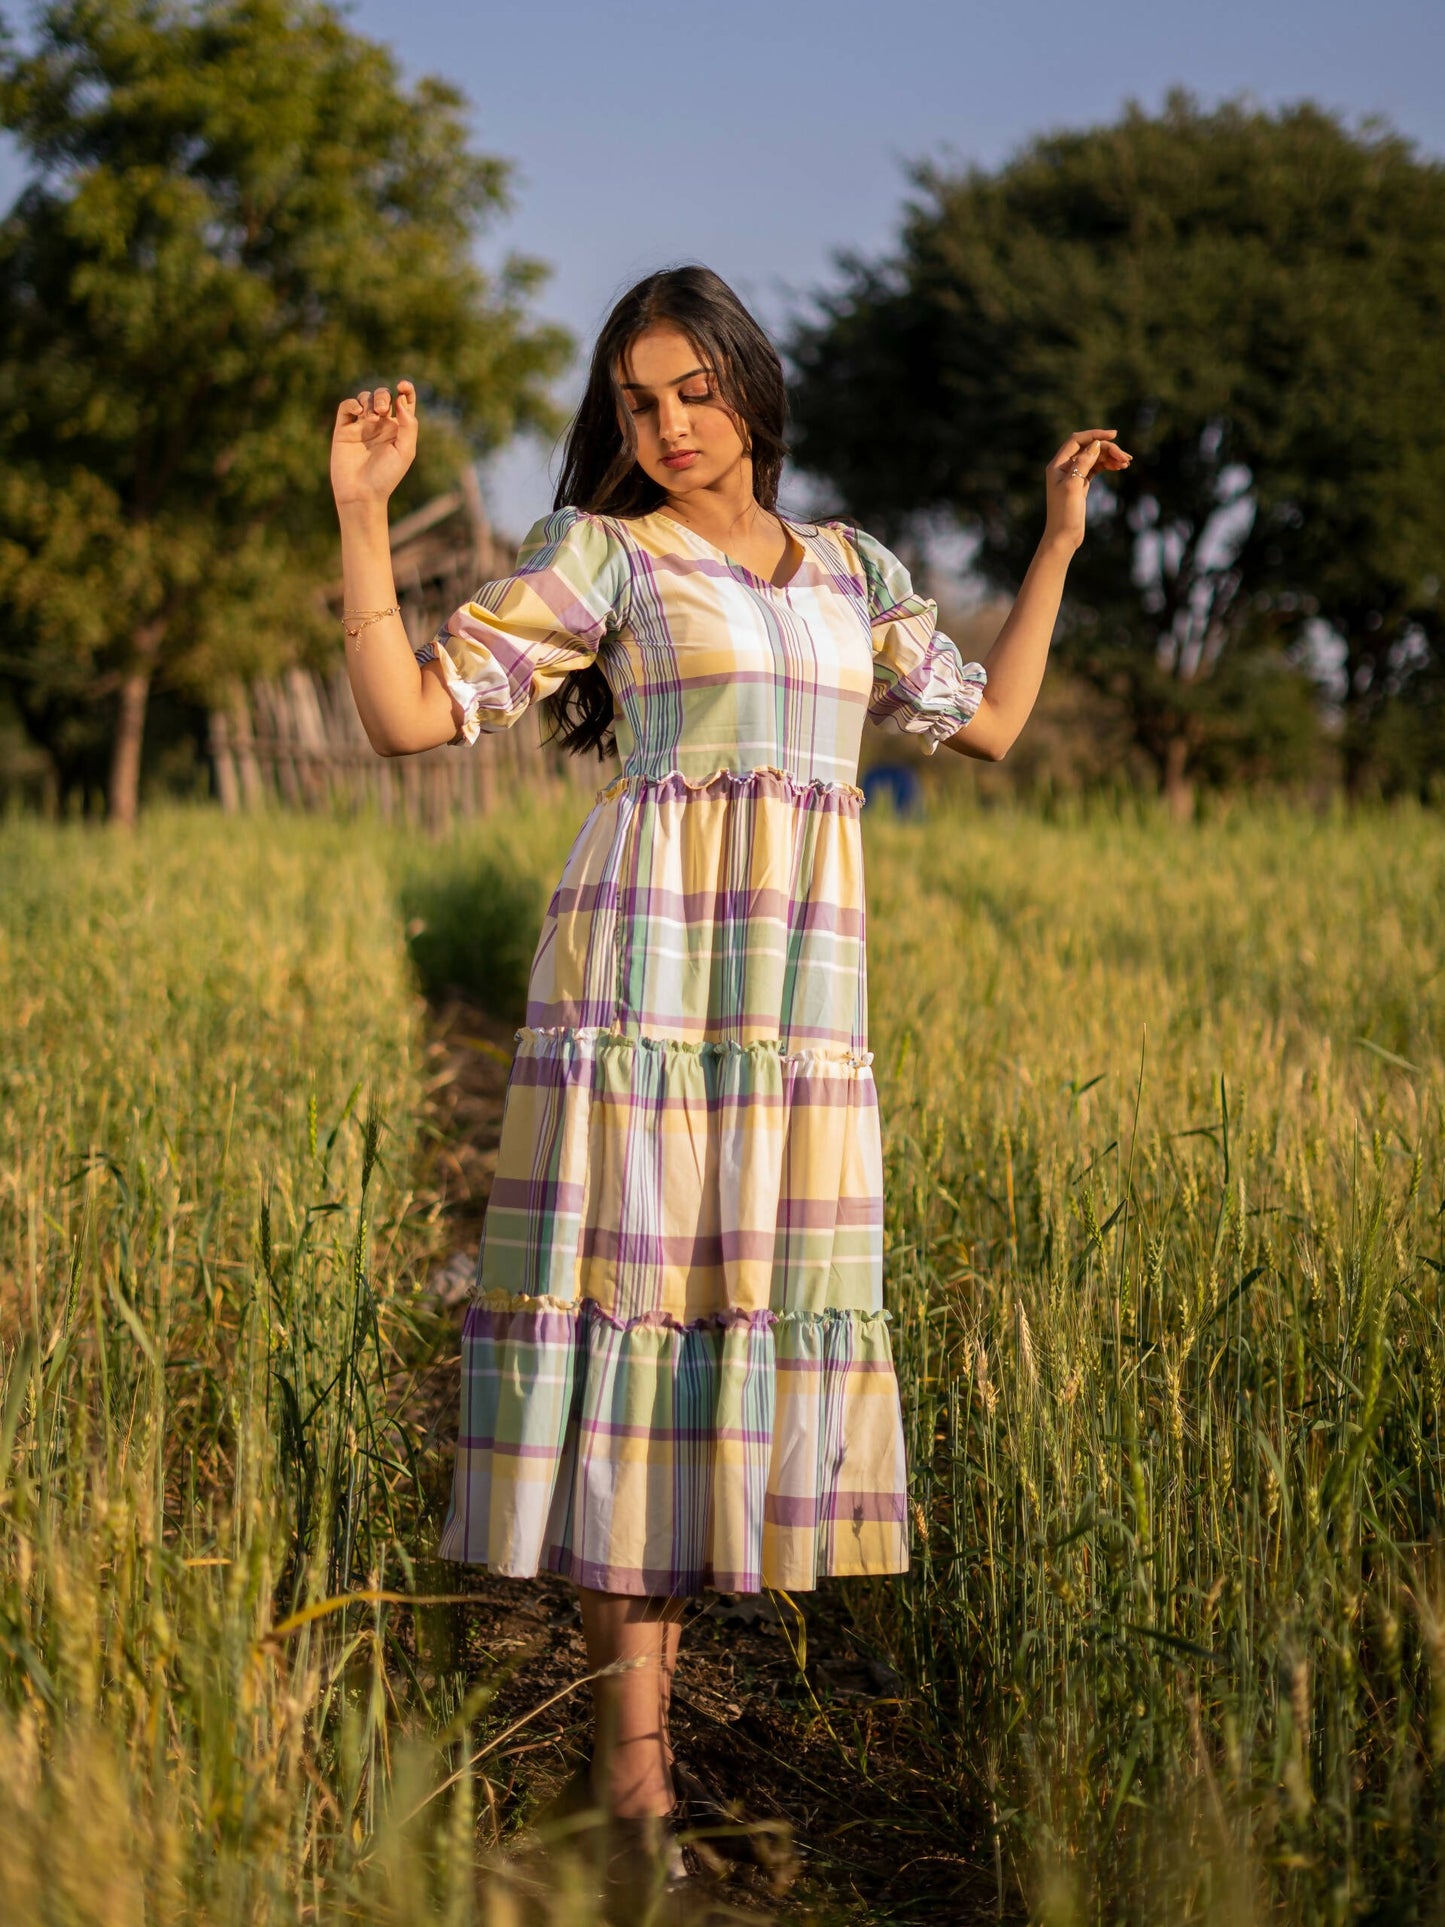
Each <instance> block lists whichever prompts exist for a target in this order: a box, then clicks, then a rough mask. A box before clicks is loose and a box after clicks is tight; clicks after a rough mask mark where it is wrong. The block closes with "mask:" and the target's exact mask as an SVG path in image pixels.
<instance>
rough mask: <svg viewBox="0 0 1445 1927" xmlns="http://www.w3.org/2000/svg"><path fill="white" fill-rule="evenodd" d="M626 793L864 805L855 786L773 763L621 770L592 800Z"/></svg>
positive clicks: (661, 799)
mask: <svg viewBox="0 0 1445 1927" xmlns="http://www.w3.org/2000/svg"><path fill="white" fill-rule="evenodd" d="M627 791H633V792H639V791H640V792H645V793H646V794H647V797H648V800H649V802H653V803H670V802H675V801H677V800H678V799H680V798H686V799H688V800H691V799H693V798H695V797H702V796H706V797H708V798H710V799H711V798H715V797H718V796H743V795H755V794H757V793H758V792H759V791H762V792H763V793H765V794H766V793H769V792H773V793H777V792H781V793H782V794H783V795H786V796H788V797H789V798H790V799H792V800H793V801H794V802H798V803H802V804H804V805H806V806H808V807H810V808H818V807H822V808H824V809H828V808H833V809H838V810H840V811H845V813H847V814H850V815H851V814H855V813H856V812H854V811H851V810H846V805H848V804H850V803H851V804H856V805H858V806H859V807H860V808H861V806H862V804H863V802H864V800H865V799H864V792H863V791H862V790H861V789H859V787H858V785H857V784H856V783H831V782H828V781H827V780H826V779H825V778H823V777H821V776H815V777H802V776H798V775H796V774H795V772H794V771H792V770H787V769H780V768H778V767H777V765H776V764H773V763H759V764H757V765H755V766H754V767H753V768H751V769H727V768H719V769H715V770H714V771H713V772H712V774H711V775H710V776H684V774H683V773H682V771H681V770H677V769H673V770H669V771H668V772H667V773H666V775H663V776H648V775H646V774H645V773H643V772H641V771H637V770H624V771H623V773H622V775H621V776H615V777H614V778H613V779H612V781H611V782H610V783H608V784H607V785H606V786H605V787H604V788H602V789H600V790H598V792H597V796H596V801H597V802H598V803H610V802H611V801H612V799H613V797H615V796H620V795H622V794H624V793H625V792H627Z"/></svg>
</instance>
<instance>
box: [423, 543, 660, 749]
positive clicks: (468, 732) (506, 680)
mask: <svg viewBox="0 0 1445 1927" xmlns="http://www.w3.org/2000/svg"><path fill="white" fill-rule="evenodd" d="M630 580H631V578H630V571H629V569H628V566H627V557H626V552H625V551H624V549H623V547H622V544H621V543H620V542H619V541H618V540H617V538H616V537H615V536H614V535H613V534H612V533H611V531H610V530H609V529H608V528H607V526H606V524H605V523H604V522H603V521H602V520H601V519H600V518H599V517H597V516H594V515H588V514H586V513H585V512H584V511H583V510H581V509H574V508H564V509H558V510H557V512H556V513H555V514H553V515H549V516H544V517H543V519H542V520H541V521H540V522H538V523H537V524H536V526H535V527H534V528H533V529H532V530H531V531H530V533H529V534H528V536H527V538H526V540H525V541H524V542H523V543H522V545H521V548H520V549H519V550H518V552H517V567H516V569H515V571H514V572H513V573H512V574H511V575H508V576H502V577H499V578H498V580H496V581H495V582H487V583H484V584H483V585H482V587H481V588H480V589H478V590H477V593H476V595H475V596H474V597H473V598H472V600H471V601H470V602H464V603H463V604H462V606H461V608H460V609H457V610H454V611H453V613H452V614H451V615H450V616H448V618H447V621H446V625H445V627H444V628H442V629H441V630H439V631H438V633H437V634H436V636H435V637H434V638H433V639H432V640H431V641H430V642H428V643H426V644H425V645H424V646H423V647H422V648H420V649H418V650H417V651H416V652H415V653H416V659H417V661H418V662H420V663H423V664H425V663H428V662H431V661H436V662H438V663H439V664H440V665H441V671H442V675H443V678H444V680H445V682H446V686H447V688H448V690H449V691H450V692H451V694H452V696H453V698H454V699H455V701H456V702H457V704H458V706H459V707H460V709H461V711H462V727H461V732H460V734H459V735H458V736H457V737H455V738H454V739H453V740H454V741H456V742H459V743H461V742H465V743H474V742H475V741H476V739H477V737H478V735H479V734H480V733H481V732H482V731H483V730H488V731H495V730H501V729H510V728H511V726H512V725H513V723H515V722H516V721H517V719H518V718H519V717H520V716H521V715H522V714H523V712H524V711H526V710H527V709H529V708H530V707H531V705H532V704H533V703H534V702H537V701H538V700H539V699H540V698H541V697H543V696H546V695H550V694H551V692H552V691H553V690H554V689H556V688H557V687H558V685H559V684H560V683H561V682H562V681H563V679H564V678H565V677H566V676H568V675H569V674H570V673H571V672H572V671H573V670H574V669H584V668H586V667H587V665H588V664H589V663H591V662H594V661H595V660H596V657H597V652H598V650H599V649H600V648H601V646H602V643H603V641H604V640H605V638H606V637H607V636H608V635H609V634H611V633H612V632H613V631H614V630H616V629H619V628H621V627H622V626H623V625H624V623H625V621H626V604H627V592H628V588H629V586H630Z"/></svg>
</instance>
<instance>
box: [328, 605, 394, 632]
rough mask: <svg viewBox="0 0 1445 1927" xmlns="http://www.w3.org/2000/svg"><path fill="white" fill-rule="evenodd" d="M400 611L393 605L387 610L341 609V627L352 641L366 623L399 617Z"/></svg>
mask: <svg viewBox="0 0 1445 1927" xmlns="http://www.w3.org/2000/svg"><path fill="white" fill-rule="evenodd" d="M400 614H401V610H400V609H399V608H398V607H397V605H396V604H395V603H393V604H392V605H391V607H390V608H389V609H343V610H342V612H341V626H342V628H343V629H344V630H345V631H346V633H347V635H348V636H350V637H351V638H352V639H353V641H354V640H355V638H356V637H357V636H359V635H360V634H361V632H362V630H363V629H364V628H366V626H367V624H368V623H371V622H380V621H381V619H382V617H383V616H399V615H400Z"/></svg>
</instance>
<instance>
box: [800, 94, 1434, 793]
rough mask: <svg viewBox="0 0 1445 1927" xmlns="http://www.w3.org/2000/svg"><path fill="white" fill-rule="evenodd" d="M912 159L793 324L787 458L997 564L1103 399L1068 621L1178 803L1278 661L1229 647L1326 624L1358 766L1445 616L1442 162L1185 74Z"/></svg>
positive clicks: (1381, 136)
mask: <svg viewBox="0 0 1445 1927" xmlns="http://www.w3.org/2000/svg"><path fill="white" fill-rule="evenodd" d="M913 178H914V182H915V185H916V187H917V189H918V195H917V197H916V198H915V199H914V200H913V201H911V202H910V204H909V206H908V208H907V210H906V215H905V220H904V225H903V232H902V239H901V244H900V246H899V247H898V249H897V251H896V253H895V254H894V255H893V256H891V257H890V258H888V259H885V260H882V261H878V262H867V261H864V260H861V259H859V258H857V257H844V259H843V261H842V262H841V264H840V266H841V270H842V284H841V286H840V287H838V288H836V289H834V290H833V291H831V292H828V293H826V294H825V295H823V296H822V297H821V299H820V302H819V309H818V312H817V314H816V315H815V316H813V317H812V318H810V319H805V320H804V321H802V322H801V323H800V324H799V326H798V327H797V329H796V332H795V334H794V337H793V340H792V343H791V352H792V359H793V363H794V367H795V370H796V384H795V394H794V402H795V419H796V423H797V427H798V431H799V432H798V436H797V445H796V453H797V456H798V458H799V460H800V461H801V463H802V464H803V466H804V467H806V468H808V469H810V470H813V471H815V472H816V473H818V474H819V475H822V476H826V477H827V478H828V479H829V480H830V481H831V482H832V483H833V484H834V485H835V486H836V487H838V488H839V489H841V490H842V491H843V493H844V494H845V496H846V497H847V499H848V501H849V504H850V506H851V508H853V509H854V510H855V511H856V512H857V513H858V514H859V515H860V516H863V517H865V518H871V519H873V520H874V521H875V522H877V523H878V525H879V526H880V528H882V529H890V528H891V529H892V530H893V531H894V532H895V533H897V532H899V531H902V530H905V529H906V528H907V527H908V526H909V524H910V523H911V522H912V520H913V519H914V518H915V517H917V516H918V515H920V514H921V513H924V512H933V513H937V512H938V511H940V510H941V511H944V512H945V513H946V514H948V515H951V516H952V517H954V518H956V519H957V521H958V522H959V523H960V524H962V525H963V526H964V527H965V528H967V529H968V530H970V531H972V532H973V533H974V534H975V535H976V536H977V538H978V542H979V549H978V566H979V568H980V570H981V571H982V573H983V574H984V575H985V577H986V578H987V579H988V580H989V581H990V582H992V583H993V584H994V585H996V586H999V587H1004V588H1007V587H1011V586H1013V585H1015V584H1016V583H1017V581H1018V579H1019V577H1020V575H1021V574H1022V571H1023V569H1024V567H1025V566H1026V564H1027V561H1028V557H1029V555H1030V553H1031V551H1032V548H1033V545H1034V542H1035V540H1036V536H1037V530H1038V527H1039V487H1040V468H1041V464H1042V462H1043V461H1044V460H1045V459H1046V457H1047V455H1048V454H1049V452H1050V451H1051V450H1052V449H1053V448H1054V446H1055V445H1056V444H1057V442H1058V441H1059V439H1060V437H1061V434H1062V433H1063V432H1066V431H1067V430H1068V429H1070V428H1074V427H1081V426H1086V425H1094V426H1100V427H1105V426H1108V427H1117V428H1118V429H1119V431H1120V440H1121V442H1122V444H1123V445H1124V446H1125V447H1126V448H1129V449H1130V450H1131V451H1132V452H1133V453H1134V455H1135V457H1136V459H1135V463H1134V467H1133V469H1132V470H1131V471H1130V474H1129V476H1128V478H1127V479H1126V482H1125V483H1124V485H1123V486H1122V487H1121V488H1120V489H1119V490H1118V491H1117V493H1116V494H1114V495H1110V494H1109V493H1107V492H1106V491H1105V490H1103V489H1096V490H1094V491H1093V498H1094V499H1093V500H1092V502H1091V532H1090V539H1089V541H1088V542H1087V543H1086V544H1085V546H1084V548H1083V550H1082V551H1081V553H1080V555H1079V557H1078V559H1077V561H1076V563H1075V565H1074V567H1073V570H1072V571H1071V576H1070V596H1069V602H1068V605H1067V609H1066V615H1065V620H1064V623H1063V625H1062V628H1061V647H1062V648H1063V650H1064V651H1065V652H1066V654H1067V655H1068V656H1069V657H1070V658H1071V659H1072V661H1073V663H1074V665H1075V666H1076V667H1077V668H1078V669H1079V670H1081V671H1082V672H1083V673H1084V674H1085V675H1086V676H1088V677H1089V678H1090V680H1092V681H1093V682H1094V683H1095V684H1096V685H1098V686H1099V687H1101V688H1104V689H1106V690H1109V691H1111V692H1113V693H1114V694H1115V695H1117V696H1118V697H1120V698H1121V699H1122V700H1123V702H1124V703H1125V705H1126V707H1127V711H1128V714H1129V717H1130V719H1131V724H1132V727H1133V730H1134V734H1135V738H1136V741H1137V743H1138V744H1139V746H1140V747H1142V748H1143V749H1144V750H1145V751H1146V752H1147V754H1148V755H1149V757H1150V758H1151V760H1152V762H1153V765H1154V767H1155V768H1156V770H1157V772H1158V775H1159V779H1160V782H1161V784H1162V785H1163V787H1164V788H1165V789H1166V790H1167V791H1168V792H1169V793H1170V794H1171V795H1172V797H1173V798H1174V800H1175V802H1176V803H1178V804H1180V805H1181V806H1182V805H1186V804H1187V802H1188V800H1189V795H1190V785H1191V783H1192V780H1193V778H1194V775H1195V773H1196V772H1197V771H1199V770H1201V769H1202V768H1204V767H1206V766H1207V765H1211V764H1214V765H1217V762H1218V753H1219V751H1220V748H1221V743H1222V741H1223V740H1224V739H1226V738H1227V737H1228V735H1229V733H1230V732H1229V729H1228V728H1226V727H1225V725H1226V723H1227V722H1228V721H1229V717H1228V713H1227V709H1228V706H1231V705H1235V704H1237V703H1238V702H1239V701H1240V700H1241V691H1243V690H1246V689H1250V688H1253V689H1257V690H1259V691H1264V692H1268V691H1270V690H1273V691H1274V692H1275V696H1277V695H1278V693H1279V689H1280V687H1281V685H1280V682H1279V679H1278V677H1273V678H1272V677H1269V676H1265V677H1258V678H1252V679H1251V678H1244V677H1241V676H1239V675H1231V676H1229V677H1227V678H1226V677H1224V676H1223V675H1222V674H1221V671H1222V668H1223V666H1224V665H1225V664H1226V663H1227V662H1228V661H1229V660H1230V658H1231V657H1237V656H1239V655H1241V654H1242V653H1243V652H1248V651H1252V650H1263V651H1266V652H1268V653H1269V654H1271V655H1272V656H1273V658H1274V660H1275V661H1276V662H1279V661H1280V659H1281V655H1282V652H1284V651H1288V652H1289V653H1290V657H1291V659H1292V660H1293V661H1294V662H1296V663H1299V664H1304V663H1307V662H1309V661H1310V660H1311V659H1312V658H1313V657H1315V656H1317V654H1318V644H1319V642H1320V638H1321V635H1322V633H1323V628H1325V627H1327V628H1328V629H1330V630H1333V631H1334V632H1335V637H1336V648H1337V650H1339V649H1342V650H1343V653H1344V673H1343V676H1342V677H1341V684H1342V690H1341V692H1339V693H1340V700H1341V701H1342V704H1343V708H1344V712H1345V730H1344V746H1345V754H1346V758H1347V765H1348V770H1349V774H1350V776H1351V779H1352V781H1354V782H1355V783H1356V784H1358V783H1359V782H1360V781H1361V780H1362V779H1363V776H1364V774H1365V773H1366V771H1367V770H1368V766H1369V761H1370V757H1371V753H1372V749H1371V745H1372V740H1373V732H1374V730H1375V726H1376V724H1377V721H1378V719H1379V717H1380V716H1381V714H1382V713H1383V710H1384V708H1385V707H1386V705H1387V704H1388V703H1389V701H1390V700H1391V699H1393V698H1397V697H1398V696H1399V695H1400V694H1401V692H1402V690H1404V689H1405V688H1406V686H1407V685H1408V684H1409V682H1410V680H1411V678H1412V677H1414V676H1415V675H1416V674H1418V673H1419V672H1420V670H1421V668H1422V666H1423V665H1424V663H1425V662H1426V661H1427V660H1428V658H1429V655H1430V652H1431V650H1432V649H1433V650H1438V648H1439V646H1440V628H1439V625H1440V621H1441V613H1442V602H1441V582H1440V570H1441V562H1440V558H1441V556H1442V555H1445V490H1442V488H1441V487H1440V483H1439V478H1440V476H1441V475H1442V474H1445V419H1442V415H1441V411H1440V408H1439V405H1438V398H1439V396H1440V394H1441V393H1442V392H1445V326H1442V317H1445V168H1442V167H1441V166H1439V165H1437V164H1435V163H1433V162H1430V161H1426V160H1423V159H1421V158H1420V157H1419V156H1418V155H1417V154H1416V153H1415V152H1414V150H1413V149H1412V148H1411V147H1410V146H1409V144H1408V143H1407V142H1405V141H1404V140H1402V139H1400V138H1399V137H1397V136H1396V135H1394V134H1392V133H1389V132H1388V131H1385V130H1383V129H1381V128H1380V127H1378V126H1376V125H1370V126H1367V127H1366V128H1364V129H1363V130H1361V131H1359V132H1355V133H1352V132H1350V131H1348V130H1347V129H1346V128H1345V127H1344V126H1343V125H1342V124H1341V123H1340V122H1339V121H1338V120H1337V119H1336V118H1334V117H1332V116H1330V115H1328V114H1326V113H1324V112H1322V111H1321V110H1319V109H1317V108H1315V107H1312V106H1308V105H1305V106H1299V107H1295V108H1291V109H1289V110H1287V111H1284V112H1282V113H1280V114H1278V115H1271V114H1266V113H1260V112H1254V111H1250V110H1248V109H1247V108H1245V107H1244V106H1241V105H1238V104H1234V105H1228V106H1225V107H1222V108H1220V109H1219V110H1217V111H1215V112H1210V113H1204V112H1202V111H1200V109H1199V108H1198V107H1197V106H1196V105H1195V103H1194V102H1193V101H1192V100H1191V99H1190V98H1189V97H1188V96H1187V95H1184V94H1176V95H1173V96H1171V98H1170V100H1169V102H1168V104H1167V107H1166V109H1165V111H1164V112H1163V114H1162V115H1160V116H1158V117H1157V118H1151V117H1149V116H1147V115H1145V114H1144V113H1143V112H1141V111H1140V110H1139V109H1137V108H1131V109H1130V110H1129V111H1128V112H1127V113H1126V114H1125V115H1124V117H1123V119H1122V120H1121V121H1120V122H1119V124H1118V125H1116V126H1112V127H1103V128H1096V129H1091V130H1088V131H1084V132H1079V133H1066V134H1059V135H1054V136H1050V137H1048V138H1046V139H1042V140H1038V141H1036V142H1034V143H1033V144H1032V145H1031V146H1029V147H1028V148H1026V149H1025V150H1024V151H1023V152H1022V153H1021V154H1020V155H1019V156H1018V157H1017V158H1016V159H1014V160H1013V161H1012V162H1010V163H1009V164H1008V165H1007V166H1005V167H1004V168H1002V169H1001V170H1000V171H999V172H997V173H994V174H988V173H984V172H981V171H978V170H973V171H970V172H967V173H964V174H961V175H955V176H950V175H946V174H944V173H942V172H940V171H938V170H936V169H933V168H929V167H920V168H918V169H917V170H915V173H914V176H913ZM1322 626H1323V627H1322ZM1262 699H1263V698H1262ZM1270 700H1271V701H1272V700H1274V697H1271V698H1270ZM1254 733H1255V735H1256V736H1257V734H1258V732H1254Z"/></svg>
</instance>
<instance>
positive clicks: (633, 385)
mask: <svg viewBox="0 0 1445 1927" xmlns="http://www.w3.org/2000/svg"><path fill="white" fill-rule="evenodd" d="M695 375H706V376H707V378H708V380H709V381H711V380H712V369H711V368H689V369H688V371H687V373H686V374H685V375H679V376H678V377H677V378H676V380H675V381H665V382H664V383H663V384H662V385H663V387H664V388H681V386H682V384H683V383H684V382H685V381H691V380H692V379H693V377H694V376H695ZM622 386H623V387H624V388H630V389H633V390H634V391H636V392H639V393H642V394H651V392H652V391H651V389H650V388H649V387H648V385H647V383H646V382H645V381H624V382H623V384H622Z"/></svg>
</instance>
